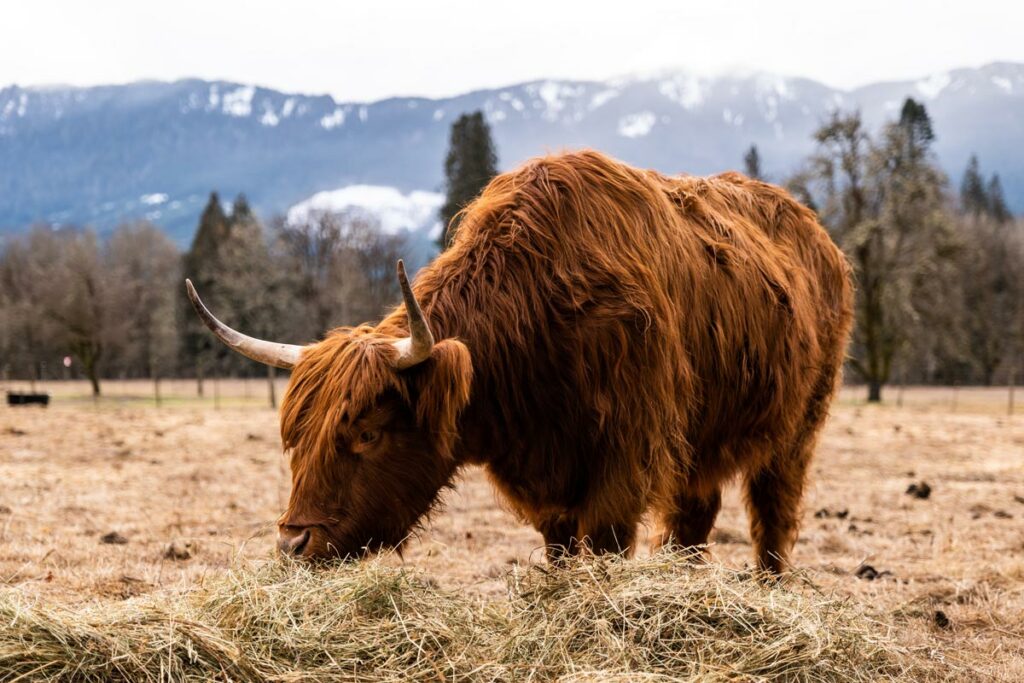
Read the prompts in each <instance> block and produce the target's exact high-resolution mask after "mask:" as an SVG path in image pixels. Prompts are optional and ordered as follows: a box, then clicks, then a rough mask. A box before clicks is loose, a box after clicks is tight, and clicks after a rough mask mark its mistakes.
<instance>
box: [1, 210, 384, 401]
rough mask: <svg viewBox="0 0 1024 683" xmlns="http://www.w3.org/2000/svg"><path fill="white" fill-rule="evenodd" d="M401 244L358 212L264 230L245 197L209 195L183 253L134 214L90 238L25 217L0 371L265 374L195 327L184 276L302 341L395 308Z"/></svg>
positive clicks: (278, 335) (240, 312) (96, 389)
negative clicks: (29, 222) (230, 199)
mask: <svg viewBox="0 0 1024 683" xmlns="http://www.w3.org/2000/svg"><path fill="white" fill-rule="evenodd" d="M403 244H404V240H403V238H402V237H399V236H394V235H388V234H386V233H383V232H382V231H381V230H380V229H379V225H377V224H376V223H375V222H374V221H373V220H371V219H370V218H368V217H367V216H366V215H365V214H362V213H354V212H348V213H327V212H320V213H317V212H311V213H310V214H309V215H308V216H307V217H305V218H304V219H303V220H299V221H288V220H285V219H284V218H277V219H274V220H273V221H272V222H271V223H270V225H268V226H265V225H263V224H262V223H261V222H260V221H259V220H258V219H257V218H256V216H255V215H254V214H253V212H252V210H251V209H250V207H249V204H248V203H247V202H246V200H245V198H244V197H241V196H240V197H238V198H237V199H236V200H235V201H234V203H233V205H232V206H231V207H230V209H228V210H225V208H224V206H223V205H222V203H221V200H220V198H219V197H218V196H217V194H216V193H213V194H211V196H210V199H209V202H208V203H207V204H206V208H205V209H204V210H203V213H202V215H201V217H200V219H199V225H198V228H197V230H196V233H195V237H194V239H193V241H192V245H191V247H190V248H189V249H188V251H186V252H185V253H184V254H182V253H180V252H179V250H178V249H177V247H176V246H175V245H174V244H173V243H172V242H171V241H170V240H169V239H168V238H167V236H166V235H165V234H164V233H163V232H162V231H161V230H160V229H159V227H157V226H156V225H154V224H152V223H149V222H146V221H137V222H131V223H127V224H124V225H122V226H120V227H118V228H117V229H115V230H114V231H113V232H112V233H111V234H110V235H109V236H108V237H106V238H105V239H102V240H101V239H100V238H99V236H98V235H97V234H96V232H95V231H94V230H91V229H88V228H70V227H69V228H60V229H54V228H52V227H51V226H47V225H37V226H35V227H33V228H31V229H30V230H29V231H28V232H27V233H26V234H24V235H21V236H18V237H15V238H13V239H11V240H10V241H9V242H8V243H7V245H6V247H5V248H4V250H3V253H2V254H0V359H2V360H0V371H2V372H3V373H4V374H5V375H6V377H10V378H20V379H58V378H64V377H85V378H87V379H88V380H89V381H90V382H91V384H92V391H93V394H94V395H97V396H98V395H99V394H100V393H101V384H100V380H101V378H104V377H106V378H113V377H117V378H135V377H148V378H154V379H158V378H161V377H182V376H188V377H195V378H196V379H197V380H198V381H197V391H198V392H199V393H200V394H202V393H203V391H204V388H203V382H204V378H207V377H210V376H254V375H256V374H257V373H261V374H262V373H265V372H267V369H266V368H264V367H263V366H260V365H257V364H255V363H253V362H251V361H249V360H247V359H245V358H243V357H241V356H239V355H237V354H233V353H230V352H229V351H228V350H227V349H226V348H225V347H224V346H223V345H221V344H219V343H217V342H216V341H215V340H214V339H213V338H212V336H211V335H210V334H209V332H208V331H207V330H206V329H205V328H203V327H202V324H201V323H200V322H199V321H198V319H197V317H196V315H195V313H194V312H193V311H192V309H191V305H190V303H189V302H188V299H187V297H186V296H185V293H184V285H183V280H184V278H185V277H189V278H191V279H192V281H193V283H194V284H195V285H196V287H197V289H198V290H199V292H200V294H201V295H202V297H203V299H204V301H205V302H206V303H207V304H208V305H209V306H210V308H211V310H213V311H214V312H215V314H216V315H217V316H218V317H220V318H221V319H222V320H223V321H224V322H225V323H227V324H228V325H231V326H232V327H236V328H238V329H241V330H245V331H246V332H247V333H249V334H253V335H256V336H260V337H265V338H270V339H277V340H281V341H285V342H292V343H302V342H308V341H311V340H315V339H317V338H319V337H321V336H322V335H323V334H324V333H325V332H327V331H328V330H329V329H332V328H333V327H335V326H338V325H351V324H357V323H359V322H362V321H365V320H369V319H373V318H375V317H378V316H380V315H381V314H382V313H383V312H384V311H385V310H386V309H387V307H388V306H389V305H390V304H392V303H394V301H395V300H396V299H397V297H398V289H397V283H396V281H395V276H394V264H395V261H396V260H397V259H398V258H399V257H400V256H401V255H402V252H403ZM66 357H69V358H70V359H71V360H72V362H71V366H70V367H66V366H65V364H64V359H65V358H66ZM271 377H272V374H271Z"/></svg>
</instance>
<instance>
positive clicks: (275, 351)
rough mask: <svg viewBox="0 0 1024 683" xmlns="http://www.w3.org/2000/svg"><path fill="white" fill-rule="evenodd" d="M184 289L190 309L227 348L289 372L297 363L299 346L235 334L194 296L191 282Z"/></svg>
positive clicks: (194, 290) (239, 333)
mask: <svg viewBox="0 0 1024 683" xmlns="http://www.w3.org/2000/svg"><path fill="white" fill-rule="evenodd" d="M185 288H186V289H187V290H188V298H189V300H190V301H191V302H192V307H193V308H195V309H196V313H198V314H199V318H200V319H201V320H202V321H203V323H204V324H205V325H206V326H207V327H209V328H210V331H211V332H213V333H214V334H215V335H217V339H220V340H221V341H222V342H224V343H225V344H226V345H227V346H230V347H231V348H232V349H234V350H235V351H238V352H239V353H240V354H242V355H243V356H245V357H247V358H251V359H253V360H254V361H259V362H260V363H265V364H267V365H273V366H274V367H275V368H284V369H285V370H290V369H291V368H292V367H293V366H294V365H295V364H296V363H297V362H298V361H299V354H301V353H302V347H301V346H295V345H293V344H277V343H275V342H268V341H263V340H262V339H256V338H255V337H249V336H246V335H244V334H242V333H241V332H236V331H235V330H233V329H231V328H230V327H228V326H227V325H225V324H224V323H222V322H221V321H219V320H217V318H215V317H214V315H213V313H210V311H209V309H207V308H206V306H204V305H203V301H202V299H200V298H199V295H198V294H196V288H195V287H193V286H192V281H191V280H185Z"/></svg>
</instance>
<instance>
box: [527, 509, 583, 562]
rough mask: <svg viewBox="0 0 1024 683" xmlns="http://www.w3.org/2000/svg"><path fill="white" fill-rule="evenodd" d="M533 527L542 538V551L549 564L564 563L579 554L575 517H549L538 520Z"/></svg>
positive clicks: (563, 515) (577, 527) (577, 526)
mask: <svg viewBox="0 0 1024 683" xmlns="http://www.w3.org/2000/svg"><path fill="white" fill-rule="evenodd" d="M534 526H535V527H536V528H537V531H539V532H540V533H541V534H542V535H543V536H544V549H545V552H546V554H547V558H548V562H550V563H551V564H559V563H561V562H564V561H565V559H566V558H567V557H572V556H574V555H576V554H577V553H578V552H579V550H580V547H579V536H578V534H577V532H578V529H579V523H578V522H577V521H576V518H575V517H573V516H571V515H566V514H559V515H551V516H548V517H544V518H542V519H540V520H538V521H537V522H535V524H534Z"/></svg>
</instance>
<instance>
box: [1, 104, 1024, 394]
mask: <svg viewBox="0 0 1024 683" xmlns="http://www.w3.org/2000/svg"><path fill="white" fill-rule="evenodd" d="M935 137H936V133H935V131H934V130H933V129H932V123H931V119H930V117H929V116H928V113H927V111H926V109H925V107H924V105H923V104H921V103H919V102H917V101H915V100H913V99H909V98H908V99H907V100H906V102H905V103H904V105H903V108H902V110H901V111H900V115H899V117H898V118H896V119H895V120H893V121H890V122H888V123H886V124H885V125H883V126H882V127H881V128H880V129H879V130H877V131H871V130H869V129H868V128H867V127H866V126H865V124H864V122H863V120H862V119H861V116H860V114H859V112H856V111H841V110H836V111H833V112H832V113H831V114H830V115H829V117H828V118H827V119H826V120H825V121H824V122H823V123H822V124H821V126H820V127H819V128H818V130H817V131H816V132H815V134H814V142H815V151H814V153H813V154H812V155H811V156H810V157H809V158H808V159H807V160H806V162H805V163H804V164H803V166H802V167H801V168H800V169H799V170H798V172H796V173H795V174H793V175H791V176H789V177H785V178H774V179H772V180H774V181H775V182H779V183H781V184H783V185H785V186H786V187H788V188H789V190H790V191H791V192H793V194H794V195H795V196H796V197H797V198H798V199H800V200H801V201H802V202H804V203H805V204H806V205H807V206H809V207H810V208H812V209H813V210H814V211H816V212H817V214H818V216H819V217H820V219H821V221H822V224H823V225H824V226H825V227H826V229H827V230H828V231H829V233H830V234H831V236H832V237H833V239H834V240H835V241H836V243H837V244H838V245H839V246H840V248H842V249H843V251H844V252H845V253H846V254H847V256H848V258H849V259H850V263H851V265H852V266H853V272H854V277H855V280H856V290H857V300H856V323H855V329H854V333H853V341H852V344H851V348H850V353H849V360H848V363H847V366H848V367H847V377H848V378H851V379H855V380H859V381H862V382H864V384H865V385H866V386H867V388H868V396H869V400H880V399H881V392H882V387H883V386H885V385H886V384H890V383H892V382H901V383H904V382H905V383H916V384H954V383H961V384H992V383H996V382H1013V381H1015V377H1016V374H1017V372H1018V370H1019V369H1021V361H1022V358H1024V348H1022V347H1024V284H1022V280H1021V273H1022V272H1024V223H1022V221H1020V220H1019V219H1015V218H1014V217H1013V216H1012V214H1011V213H1010V211H1009V209H1008V207H1007V204H1006V200H1005V197H1004V195H1003V191H1002V186H1001V183H1000V181H999V177H998V175H990V176H989V177H987V178H986V177H985V176H984V174H983V173H982V170H981V165H980V163H979V161H978V159H977V158H973V157H972V159H971V161H970V163H969V164H968V166H967V168H966V169H965V171H964V173H963V177H962V179H961V182H960V186H959V191H958V192H957V191H955V190H954V189H953V186H952V183H951V182H950V180H949V179H948V178H947V177H946V176H945V175H944V174H943V173H942V171H941V170H940V169H939V166H938V163H937V160H936V158H935V153H934V150H933V143H934V141H935ZM743 166H744V169H745V170H746V172H747V174H748V175H750V176H752V177H755V178H764V177H765V174H764V173H763V170H762V166H763V160H762V158H761V156H760V153H759V151H758V150H757V148H756V146H752V147H751V148H750V149H749V150H748V151H747V153H746V154H745V155H744V158H743ZM444 169H445V178H446V189H447V199H446V201H445V203H444V205H443V206H442V208H441V211H440V213H441V218H442V220H443V226H444V230H443V231H442V233H441V235H440V237H439V239H438V242H439V246H440V247H441V248H444V247H445V246H447V244H448V243H449V242H450V241H451V239H452V235H453V234H454V231H455V230H457V228H458V222H459V215H460V214H459V211H460V210H461V209H462V208H463V207H465V206H466V204H468V203H469V202H470V201H472V199H473V198H474V197H475V196H476V195H477V194H479V192H480V190H481V189H482V188H483V187H484V186H485V185H486V183H487V182H488V181H489V180H490V178H491V177H493V176H494V175H495V173H496V172H497V155H496V153H495V147H494V143H493V140H492V138H491V134H490V129H489V127H488V125H487V122H486V119H485V118H484V116H483V114H482V113H481V112H474V113H471V114H465V115H463V116H461V117H460V118H459V119H458V120H457V121H456V122H455V123H454V124H453V126H452V129H451V135H450V144H449V152H448V155H447V157H446V159H445V163H444ZM402 251H403V240H402V238H400V237H395V236H390V235H386V234H384V233H382V232H381V231H380V230H379V226H378V225H376V224H375V223H374V221H373V220H372V219H369V218H367V217H366V216H365V214H357V213H352V212H349V213H342V214H332V213H311V214H309V215H308V216H307V217H305V218H304V219H303V220H301V221H297V222H296V221H287V220H285V219H283V218H277V219H274V220H272V221H271V222H270V224H269V225H264V224H262V223H261V222H260V221H259V220H258V219H257V217H256V216H255V215H254V214H253V212H252V210H251V209H250V207H249V205H248V203H247V202H246V201H245V198H244V197H238V198H237V199H236V200H235V201H234V203H233V204H232V205H231V206H230V207H229V208H225V207H224V205H223V204H222V202H221V200H220V198H219V197H218V196H217V195H216V194H213V195H211V197H210V201H209V202H208V203H207V205H206V208H205V209H204V211H203V213H202V215H201V216H200V219H199V225H198V228H197V230H196V233H195V237H194V239H193V242H192V245H191V247H190V248H189V250H188V251H187V252H185V253H184V254H180V253H179V252H178V250H177V249H176V248H175V246H174V245H173V244H172V243H171V242H170V241H169V240H168V239H167V237H166V236H165V235H164V234H163V233H162V232H161V231H160V230H159V228H157V227H156V226H155V225H153V224H151V223H147V222H134V223H129V224H126V225H123V226H121V227H119V228H117V229H116V230H115V231H114V232H113V233H112V234H111V235H109V236H108V237H107V238H106V239H104V240H100V239H99V237H98V236H97V235H96V233H95V232H94V231H92V230H89V229H75V228H63V229H53V228H51V227H50V226H36V227H34V228H32V229H31V230H30V231H28V232H27V233H26V234H25V235H22V236H20V237H16V238H14V239H11V240H10V241H9V242H8V243H7V245H6V247H5V248H4V250H3V252H2V254H0V371H3V372H5V373H7V375H8V376H11V377H19V378H30V377H37V378H43V377H62V376H65V375H67V374H68V373H70V375H71V376H85V377H88V378H89V379H90V381H91V382H92V384H93V390H94V392H95V393H96V394H99V392H100V383H99V381H100V380H99V378H100V377H153V378H157V377H170V376H191V377H195V378H196V379H197V391H199V392H200V393H202V391H203V381H204V378H206V377H210V376H213V375H217V376H221V375H233V376H239V375H242V376H247V375H253V374H255V373H257V372H260V373H262V372H267V370H266V369H264V368H261V367H257V366H255V365H254V364H253V363H251V362H250V361H248V360H246V359H244V358H242V357H240V356H238V355H237V354H232V353H230V352H229V351H228V350H227V349H225V348H224V347H223V346H222V345H220V344H218V343H215V341H214V340H213V338H212V337H211V335H209V333H208V332H207V331H206V330H205V328H203V327H202V325H201V323H200V322H199V321H198V319H197V318H196V317H195V315H194V314H193V313H192V311H191V308H190V306H189V304H188V301H187V299H186V297H185V296H184V289H183V287H182V279H183V277H185V276H187V277H190V278H191V279H192V281H193V282H194V283H195V285H196V287H197V289H198V290H199V292H200V294H201V295H202V296H203V298H204V300H205V301H206V302H207V303H208V305H209V306H210V308H211V310H213V311H214V312H215V313H216V314H217V315H218V316H220V317H221V318H222V319H223V320H224V322H226V323H227V324H228V325H231V326H233V327H236V328H238V329H241V330H245V331H246V332H247V333H250V334H253V335H255V336H259V337H264V338H272V339H276V340H280V341H283V342H290V343H303V342H307V341H309V340H313V339H317V338H319V337H321V336H322V335H323V334H324V333H325V332H327V331H328V330H329V329H331V328H333V327H335V326H337V325H350V324H356V323H359V322H364V321H367V320H373V319H376V318H378V317H380V316H381V314H382V313H383V312H384V311H385V310H386V309H387V307H388V306H390V305H391V304H393V303H394V302H396V301H397V300H398V291H397V285H396V282H395V277H394V264H395V261H396V260H397V259H398V257H399V256H401V255H402ZM65 356H71V357H73V358H74V359H75V362H74V363H73V365H72V368H71V369H70V370H68V369H66V368H64V367H63V365H62V360H63V358H64V357H65ZM271 372H272V371H271ZM271 376H272V375H271ZM271 386H272V385H271Z"/></svg>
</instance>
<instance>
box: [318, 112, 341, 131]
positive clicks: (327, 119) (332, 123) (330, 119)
mask: <svg viewBox="0 0 1024 683" xmlns="http://www.w3.org/2000/svg"><path fill="white" fill-rule="evenodd" d="M343 125H345V110H344V109H342V108H341V107H337V108H336V109H335V110H334V111H332V112H331V113H330V114H328V115H327V116H323V117H321V118H320V127H321V128H323V129H324V130H333V129H335V128H337V127H338V126H343Z"/></svg>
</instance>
